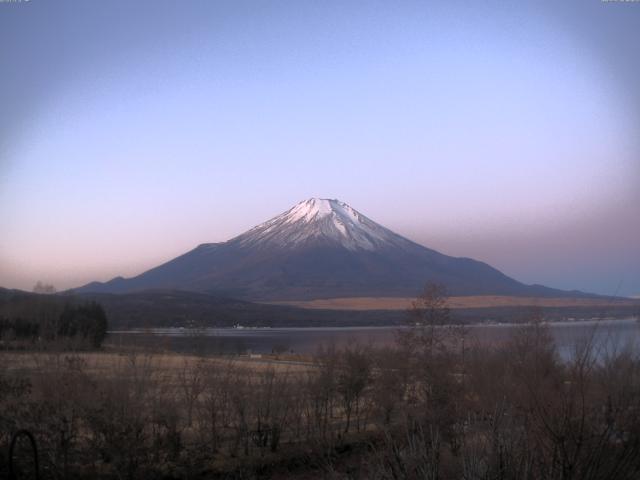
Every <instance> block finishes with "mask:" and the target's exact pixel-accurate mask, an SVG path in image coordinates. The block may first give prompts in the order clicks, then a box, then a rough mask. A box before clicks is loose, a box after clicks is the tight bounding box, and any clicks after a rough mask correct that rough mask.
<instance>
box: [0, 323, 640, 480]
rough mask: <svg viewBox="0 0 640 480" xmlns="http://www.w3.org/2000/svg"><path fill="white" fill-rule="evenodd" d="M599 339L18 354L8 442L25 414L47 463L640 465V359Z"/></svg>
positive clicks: (473, 467) (368, 467)
mask: <svg viewBox="0 0 640 480" xmlns="http://www.w3.org/2000/svg"><path fill="white" fill-rule="evenodd" d="M425 312H426V310H425ZM597 347H598V346H597V345H593V344H589V343H588V342H586V343H585V344H582V345H576V347H575V351H574V352H573V355H572V356H571V359H570V360H568V361H561V360H560V358H559V356H558V352H557V351H556V349H555V346H554V343H553V341H552V339H551V337H550V334H549V332H548V330H547V327H545V326H544V325H543V324H541V323H533V324H531V325H528V326H523V327H522V328H521V329H520V330H519V331H518V332H517V333H516V334H514V336H513V338H512V339H511V340H510V341H509V342H508V343H506V344H503V345H500V346H495V347H491V346H486V345H484V346H482V345H477V344H475V343H474V342H473V341H472V339H471V338H470V337H469V336H468V333H467V332H466V331H465V330H464V329H460V328H453V327H444V328H443V327H439V326H437V325H432V324H423V325H422V326H421V327H419V328H415V329H413V330H404V333H399V336H398V341H397V344H396V345H395V346H394V347H393V348H386V349H373V348H369V347H366V346H358V345H353V346H351V347H350V348H347V349H343V350H337V349H335V348H331V347H327V348H323V349H320V350H319V351H318V352H317V355H315V356H314V358H313V360H312V361H311V362H309V363H305V364H289V365H283V364H271V363H262V362H249V361H239V360H234V357H226V358H225V357H186V356H166V355H159V354H153V353H142V354H141V353H137V354H136V353H127V354H124V353H123V354H120V355H117V354H105V353H73V354H71V353H66V354H65V353H63V352H54V353H43V354H41V355H40V356H35V355H29V354H15V353H14V354H8V353H7V354H4V355H14V357H12V358H13V361H12V362H6V361H3V362H2V363H1V367H0V452H6V451H7V445H8V442H9V441H10V435H11V433H12V432H15V431H17V430H18V429H27V430H29V431H30V432H32V433H33V435H34V437H35V438H36V441H37V443H38V447H39V451H40V468H41V475H42V477H41V478H105V479H107V478H114V479H116V478H118V479H143V478H243V479H246V478H249V479H250V478H289V477H293V478H295V476H296V475H297V474H299V475H301V477H302V478H336V479H338V478H340V479H355V478H362V479H365V478H366V479H374V480H375V479H379V480H386V479H425V478H426V479H464V480H490V479H504V480H506V479H525V480H526V479H531V480H542V479H545V480H546V479H550V480H553V479H558V480H569V479H611V480H614V479H615V480H624V479H635V478H638V476H639V475H640V405H639V402H640V360H639V359H638V357H637V355H635V354H634V353H633V352H630V351H622V350H620V351H607V352H605V351H602V350H599V349H598V348H597ZM16 359H17V360H16ZM20 359H22V360H20ZM20 361H21V362H22V363H20ZM11 365H14V367H13V368H12V367H11ZM16 365H19V368H18V367H17V366H16ZM30 458H31V457H30V452H29V450H28V449H27V448H26V447H25V446H24V445H22V446H21V448H19V449H18V451H17V453H16V464H17V465H19V468H21V469H22V471H23V473H28V472H26V471H27V470H28V469H29V468H31V467H30V466H31V463H30ZM0 462H1V463H0V476H2V475H4V474H5V473H6V468H7V463H6V462H7V458H6V456H2V457H0Z"/></svg>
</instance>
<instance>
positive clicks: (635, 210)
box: [0, 0, 640, 295]
mask: <svg viewBox="0 0 640 480" xmlns="http://www.w3.org/2000/svg"><path fill="white" fill-rule="evenodd" d="M639 45H640V2H637V3H631V2H611V1H609V2H601V1H600V0H581V1H567V2H558V1H548V2H544V1H536V2H506V1H471V2H462V1H449V2H441V1H434V2H428V1H398V2H373V1H372V2H365V1H354V2H348V1H344V0H342V1H335V2H332V1H324V2H307V1H299V0H295V1H273V2H269V1H252V2H243V1H237V0H234V1H229V2H226V1H204V0H203V1H195V0H189V1H180V2H178V1H175V0H172V1H168V0H154V1H145V0H136V1H121V0H111V1H97V0H87V1H80V0H78V1H64V0H62V1H53V0H30V1H25V0H23V1H22V2H14V3H4V2H0V285H2V286H5V287H15V288H24V289H31V287H32V286H33V285H34V284H35V283H36V281H38V280H41V281H44V282H49V283H53V284H54V285H56V287H58V289H62V288H67V287H73V286H78V285H80V284H83V283H86V282H88V281H91V280H107V279H109V278H111V277H113V276H116V275H124V276H131V275H134V274H137V273H139V272H141V271H143V270H145V269H147V268H149V267H152V266H154V265H156V264H158V263H160V262H162V261H165V260H168V259H170V258H172V257H174V256H176V255H178V254H181V253H183V252H185V251H187V250H189V249H191V248H193V247H194V246H196V245H197V244H199V243H204V242H217V241H224V240H227V239H229V238H231V237H233V236H235V235H237V234H239V233H242V232H243V231H244V230H246V229H248V228H250V227H252V226H254V225H255V224H257V223H260V222H262V221H265V220H267V219H268V218H270V217H272V216H274V215H276V214H279V213H280V212H282V211H284V210H286V209H288V208H289V207H291V206H292V205H293V204H295V203H296V202H298V201H300V200H303V199H306V198H309V197H312V196H318V197H329V198H339V199H340V200H343V201H345V202H347V203H349V204H350V205H352V206H353V207H354V208H356V209H357V210H359V211H360V212H362V213H364V214H365V215H367V216H369V217H370V218H372V219H373V220H375V221H377V222H379V223H381V224H383V225H385V226H387V227H388V228H391V229H392V230H394V231H396V232H398V233H400V234H402V235H405V236H407V237H409V238H411V239H413V240H415V241H418V242H419V243H422V244H424V245H426V246H429V247H431V248H435V249H437V250H440V251H441V252H443V253H446V254H450V255H455V256H469V257H473V258H476V259H479V260H483V261H486V262H488V263H490V264H492V265H493V266H495V267H497V268H499V269H501V270H502V271H504V272H505V273H506V274H508V275H510V276H513V277H514V278H516V279H518V280H520V281H523V282H526V283H541V284H545V285H548V286H552V287H558V288H567V289H574V288H576V289H582V290H586V291H592V292H598V293H603V294H615V293H617V294H620V295H637V294H640V188H639V186H640V88H639V86H640V54H638V46H639Z"/></svg>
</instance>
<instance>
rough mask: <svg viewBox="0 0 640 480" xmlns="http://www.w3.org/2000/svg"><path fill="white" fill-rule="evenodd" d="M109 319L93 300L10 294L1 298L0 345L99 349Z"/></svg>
mask: <svg viewBox="0 0 640 480" xmlns="http://www.w3.org/2000/svg"><path fill="white" fill-rule="evenodd" d="M107 329H108V320H107V316H106V314H105V311H104V309H103V308H102V306H101V305H100V304H98V303H97V302H94V301H78V300H77V299H74V298H72V297H58V296H55V295H37V294H28V293H24V294H13V295H11V296H8V295H7V296H6V298H3V299H2V301H0V348H1V349H31V348H35V347H36V346H38V347H41V348H48V347H54V346H55V347H56V348H73V349H78V348H82V349H87V348H99V347H100V346H101V345H102V342H103V341H104V339H105V338H106V335H107Z"/></svg>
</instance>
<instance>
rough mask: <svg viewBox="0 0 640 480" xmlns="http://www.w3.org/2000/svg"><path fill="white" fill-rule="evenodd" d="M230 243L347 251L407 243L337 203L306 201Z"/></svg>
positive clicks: (318, 200)
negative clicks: (336, 247)
mask: <svg viewBox="0 0 640 480" xmlns="http://www.w3.org/2000/svg"><path fill="white" fill-rule="evenodd" d="M230 242H232V243H237V244H239V245H242V246H259V245H267V244H268V245H270V246H280V247H285V248H288V247H292V246H295V245H302V244H325V245H340V246H342V247H344V248H346V249H348V250H376V249H381V248H385V247H402V246H406V243H408V241H407V240H406V239H404V238H402V237H400V236H399V235H396V234H395V233H393V232H392V231H390V230H387V229H386V228H384V227H383V226H381V225H378V224H377V223H375V222H374V221H372V220H370V219H369V218H367V217H365V216H364V215H362V214H361V213H360V212H358V211H357V210H355V209H354V208H352V207H350V206H349V205H347V204H346V203H344V202H341V201H339V200H335V199H334V200H330V199H326V198H310V199H308V200H304V201H302V202H300V203H298V204H296V205H294V206H293V207H292V208H291V209H289V210H287V211H286V212H284V213H282V214H280V215H278V216H277V217H274V218H272V219H271V220H268V221H266V222H264V223H261V224H260V225H258V226H256V227H254V228H252V229H251V230H249V231H248V232H246V233H244V234H242V235H240V236H239V237H236V238H234V239H232V240H231V241H230Z"/></svg>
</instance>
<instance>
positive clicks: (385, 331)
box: [107, 318, 640, 358]
mask: <svg viewBox="0 0 640 480" xmlns="http://www.w3.org/2000/svg"><path fill="white" fill-rule="evenodd" d="M548 325H549V327H550V332H551V334H552V336H553V338H554V340H555V342H556V346H557V348H558V351H559V353H560V355H561V356H562V357H563V358H570V357H571V356H572V354H573V352H574V350H575V348H576V345H579V344H580V343H583V342H585V341H587V340H589V339H591V338H592V339H593V344H594V345H596V346H597V347H598V348H599V349H601V350H602V351H612V350H613V349H617V350H621V349H627V348H629V349H632V350H633V351H634V352H638V353H640V323H639V322H638V321H637V320H636V319H634V318H628V319H620V320H585V321H575V322H557V323H549V324H548ZM519 328H522V327H521V326H519V325H513V324H493V325H487V324H480V325H471V326H468V329H469V341H470V342H474V341H475V342H478V343H480V344H500V343H504V342H507V341H508V340H509V339H510V338H511V337H512V335H513V334H514V333H515V332H516V331H517V329H519ZM398 330H399V327H328V328H317V327H310V328H244V329H236V328H208V329H200V330H197V331H193V330H189V329H181V328H156V329H144V330H142V329H134V330H121V331H113V332H110V333H109V336H108V338H107V344H108V345H113V346H122V347H141V348H153V349H161V350H169V351H175V352H200V353H271V352H272V351H274V350H276V351H287V352H293V353H302V354H310V353H314V352H316V351H317V350H318V348H319V347H320V346H321V345H324V346H328V345H335V346H336V347H343V346H346V345H353V344H362V345H373V346H385V345H392V344H393V343H394V342H395V340H396V336H397V333H398Z"/></svg>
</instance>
